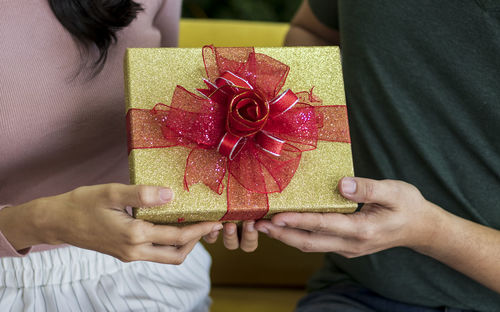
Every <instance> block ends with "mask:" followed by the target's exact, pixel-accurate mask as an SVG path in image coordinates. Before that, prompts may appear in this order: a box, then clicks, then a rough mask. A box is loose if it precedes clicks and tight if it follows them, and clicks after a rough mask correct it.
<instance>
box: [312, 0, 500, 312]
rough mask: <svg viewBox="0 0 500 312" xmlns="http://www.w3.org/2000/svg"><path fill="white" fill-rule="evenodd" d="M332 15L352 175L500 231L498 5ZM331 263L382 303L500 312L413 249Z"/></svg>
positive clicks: (379, 6)
mask: <svg viewBox="0 0 500 312" xmlns="http://www.w3.org/2000/svg"><path fill="white" fill-rule="evenodd" d="M338 12H339V21H338V22H339V28H340V34H341V45H342V55H343V68H344V78H345V88H346V96H347V103H348V110H349V121H350V127H351V135H352V147H353V157H354V164H355V173H356V175H357V176H362V177H369V178H374V179H398V180H404V181H406V182H409V183H412V184H414V185H415V186H417V187H418V188H419V189H420V191H421V192H422V194H423V195H424V196H425V197H426V198H427V199H428V200H430V201H431V202H434V203H436V204H438V205H440V206H441V207H443V208H444V209H446V210H448V211H450V212H452V213H454V214H456V215H458V216H461V217H464V218H467V219H469V220H472V221H474V222H477V223H481V224H484V225H486V226H489V227H492V228H495V229H500V137H499V135H500V1H499V0H477V1H475V0H454V1H430V0H427V1H390V0H377V1H371V0H370V1H362V0H359V1H358V0H348V1H339V3H338ZM328 258H329V259H330V260H331V262H330V265H331V270H333V271H334V270H336V269H335V267H337V268H340V270H343V271H345V272H347V273H348V274H349V275H351V276H352V277H353V278H354V279H355V280H357V281H358V282H361V283H362V284H363V285H365V286H368V287H369V288H371V289H374V290H375V291H377V292H378V293H380V294H382V295H384V296H387V297H389V298H393V299H397V300H402V301H405V302H410V303H415V304H424V305H429V306H439V305H447V306H452V307H459V308H464V309H478V310H485V311H489V310H495V309H500V295H498V294H495V293H494V292H492V291H490V290H488V289H486V288H485V287H483V286H481V285H479V284H478V283H476V282H474V281H473V280H471V279H469V278H467V277H465V276H464V275H462V274H460V273H457V272H456V271H454V270H452V269H450V268H449V267H447V266H445V265H442V264H440V263H439V262H437V261H435V260H433V259H431V258H428V257H426V256H423V255H420V254H418V253H415V252H413V251H411V250H409V249H405V248H395V249H391V250H387V251H383V252H379V253H377V254H374V255H371V256H366V257H361V258H357V259H351V260H347V259H344V258H342V257H339V256H336V255H333V254H332V255H328ZM327 271H328V270H326V271H323V274H329V273H326V272H327ZM328 278H329V277H327V276H323V277H320V278H318V279H317V280H316V282H319V281H321V280H323V282H324V281H327V280H328ZM332 278H336V277H332ZM313 284H317V285H319V284H318V283H313ZM320 284H321V283H320Z"/></svg>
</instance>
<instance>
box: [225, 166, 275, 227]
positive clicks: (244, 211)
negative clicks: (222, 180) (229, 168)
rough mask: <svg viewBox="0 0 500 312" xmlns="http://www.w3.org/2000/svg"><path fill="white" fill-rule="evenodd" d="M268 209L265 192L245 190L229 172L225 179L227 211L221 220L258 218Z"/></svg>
mask: <svg viewBox="0 0 500 312" xmlns="http://www.w3.org/2000/svg"><path fill="white" fill-rule="evenodd" d="M268 211H269V200H268V197H267V194H262V193H256V192H252V191H249V190H247V189H246V188H245V187H243V185H241V184H240V183H239V182H238V181H237V180H236V179H235V178H234V177H233V176H232V175H231V174H229V176H228V181H227V212H226V214H225V215H224V216H223V217H222V218H221V221H230V220H258V219H261V218H263V217H264V216H265V215H266V214H267V212H268Z"/></svg>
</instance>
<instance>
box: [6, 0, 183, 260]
mask: <svg viewBox="0 0 500 312" xmlns="http://www.w3.org/2000/svg"><path fill="white" fill-rule="evenodd" d="M136 1H137V0H136ZM139 2H141V3H142V5H143V7H144V9H145V10H144V11H143V12H141V13H139V16H138V18H137V19H136V20H135V21H133V22H132V24H131V25H130V26H129V27H127V28H126V29H124V30H123V31H121V32H120V33H119V34H118V43H117V44H116V45H115V46H112V48H111V49H110V50H109V57H108V61H107V63H106V65H105V67H104V70H103V71H102V72H101V73H100V74H99V75H98V76H97V77H96V78H94V79H93V80H91V81H86V80H85V77H84V76H83V75H81V76H79V77H77V78H76V79H75V80H71V78H72V77H73V76H74V73H75V70H76V69H77V68H78V65H79V64H80V56H79V52H78V47H77V45H76V43H75V41H74V40H73V38H72V37H71V36H70V34H69V33H68V32H67V31H66V30H65V29H64V28H63V27H62V25H61V24H60V23H59V22H58V20H57V19H56V18H55V16H54V14H53V13H52V11H51V9H50V7H49V5H48V1H46V0H0V46H1V47H0V209H1V207H2V206H4V205H17V204H21V203H24V202H27V201H30V200H32V199H35V198H39V197H44V196H49V195H56V194H60V193H64V192H67V191H70V190H72V189H74V188H76V187H78V186H82V185H93V184H101V183H109V182H119V183H128V163H127V146H126V132H125V106H124V105H125V104H124V95H123V70H122V64H123V56H124V53H125V49H126V48H127V47H160V46H174V45H176V44H177V37H178V22H179V16H180V6H181V0H143V1H139ZM14 209H15V208H14ZM48 248H51V247H50V246H47V245H40V246H34V247H32V248H31V250H33V251H40V250H44V249H48ZM27 252H29V250H23V251H22V252H21V253H22V254H26V253H27ZM9 256H21V254H20V253H18V252H17V251H16V250H14V248H13V247H12V246H11V244H10V243H9V242H8V240H7V239H6V238H5V237H4V236H3V235H2V233H1V232H0V257H9Z"/></svg>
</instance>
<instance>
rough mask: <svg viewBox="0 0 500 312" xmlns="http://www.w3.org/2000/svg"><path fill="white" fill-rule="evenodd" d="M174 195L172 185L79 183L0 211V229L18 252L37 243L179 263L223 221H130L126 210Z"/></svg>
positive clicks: (159, 203)
mask: <svg viewBox="0 0 500 312" xmlns="http://www.w3.org/2000/svg"><path fill="white" fill-rule="evenodd" d="M172 196H173V194H172V192H171V190H170V189H167V188H162V187H155V186H140V185H138V186H136V185H123V184H103V185H94V186H85V187H79V188H77V189H75V190H73V191H71V192H68V193H64V194H60V195H56V196H51V197H44V198H39V199H36V200H33V201H30V202H28V203H25V204H22V205H18V206H13V207H6V208H4V209H2V210H1V211H0V232H1V233H2V234H3V235H4V236H5V238H6V239H7V240H8V241H9V242H10V244H11V245H12V247H13V248H14V249H15V250H18V251H19V250H26V249H27V248H29V247H31V246H33V245H37V244H52V245H58V244H70V245H74V246H77V247H81V248H85V249H91V250H96V251H99V252H102V253H105V254H109V255H111V256H114V257H116V258H118V259H120V260H122V261H135V260H146V261H154V262H160V263H170V264H179V263H182V262H183V261H184V259H185V257H186V256H187V254H188V253H189V252H190V251H191V249H192V248H193V247H194V246H195V245H196V243H197V242H198V241H199V239H200V238H201V237H202V236H204V235H207V234H209V233H211V232H213V231H219V230H221V229H222V224H220V223H219V222H203V223H198V224H194V225H188V226H184V227H177V226H168V225H155V224H152V223H149V222H146V221H143V220H139V219H134V218H132V217H131V216H130V215H128V214H127V212H126V211H125V209H126V207H128V206H133V207H151V206H156V205H161V204H164V203H166V202H168V201H170V200H171V199H172ZM7 247H8V246H7Z"/></svg>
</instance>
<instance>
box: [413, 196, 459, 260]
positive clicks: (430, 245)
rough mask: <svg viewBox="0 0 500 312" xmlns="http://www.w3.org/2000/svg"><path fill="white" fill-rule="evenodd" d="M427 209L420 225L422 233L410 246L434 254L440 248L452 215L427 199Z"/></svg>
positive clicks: (421, 251) (418, 250)
mask: <svg viewBox="0 0 500 312" xmlns="http://www.w3.org/2000/svg"><path fill="white" fill-rule="evenodd" d="M425 206H426V209H424V210H423V212H424V218H423V219H422V224H421V227H420V231H418V232H417V233H420V234H419V235H417V237H416V239H415V240H414V241H413V242H412V244H411V245H410V246H408V247H410V248H412V249H413V250H415V251H417V252H419V253H421V254H425V255H430V254H432V252H433V250H435V249H436V248H437V249H439V248H440V244H441V243H442V240H443V238H444V237H446V233H447V232H449V228H450V226H451V223H452V216H453V215H451V214H450V213H448V212H447V211H446V210H444V209H442V208H441V207H439V206H437V205H435V204H433V203H431V202H429V201H426V202H425Z"/></svg>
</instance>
